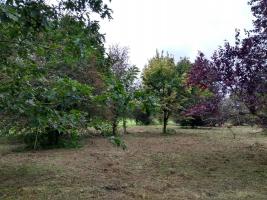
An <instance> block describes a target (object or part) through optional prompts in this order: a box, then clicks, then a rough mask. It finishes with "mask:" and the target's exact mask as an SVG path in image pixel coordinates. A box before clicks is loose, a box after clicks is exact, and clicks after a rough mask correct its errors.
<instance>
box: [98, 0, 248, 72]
mask: <svg viewBox="0 0 267 200" xmlns="http://www.w3.org/2000/svg"><path fill="white" fill-rule="evenodd" d="M109 7H110V8H111V9H112V10H113V12H114V13H113V15H112V17H113V19H112V20H111V21H108V20H105V21H102V22H101V32H102V33H105V34H106V47H108V46H110V45H112V44H119V45H120V46H126V47H128V48H129V50H130V62H131V63H132V64H135V65H137V66H138V67H139V68H140V69H142V68H143V67H144V66H145V64H146V63H147V61H148V59H149V58H151V57H153V56H154V55H155V52H156V49H158V50H160V51H161V50H164V51H168V52H169V53H170V54H172V55H173V56H174V58H175V59H176V60H178V59H179V58H180V57H189V58H190V60H192V61H193V60H194V59H195V57H196V55H197V53H198V51H202V52H203V53H204V54H206V55H207V56H210V55H211V54H212V52H213V51H214V50H216V49H217V48H218V46H219V45H223V43H224V40H228V41H230V42H234V36H235V29H236V28H238V29H241V30H243V29H250V28H251V27H252V19H253V17H252V14H251V12H250V7H249V6H248V5H247V0H112V2H111V4H109Z"/></svg>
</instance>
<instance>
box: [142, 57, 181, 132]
mask: <svg viewBox="0 0 267 200" xmlns="http://www.w3.org/2000/svg"><path fill="white" fill-rule="evenodd" d="M183 83H184V82H183V76H182V74H181V73H179V71H178V70H177V68H176V65H175V62H174V59H173V58H172V57H170V55H168V54H167V55H166V56H165V55H164V53H163V52H162V53H161V55H160V54H159V53H158V52H157V53H156V56H155V57H153V58H152V59H150V60H149V63H148V65H147V66H146V67H145V69H144V71H143V84H144V88H145V90H146V91H147V92H148V93H149V94H152V95H154V96H155V97H156V98H157V99H158V101H157V103H158V105H159V107H160V110H161V112H162V115H163V117H162V118H163V133H166V132H167V124H168V120H169V118H170V116H171V114H172V112H173V111H174V110H178V109H180V107H181V102H183V101H184V93H185V85H184V84H183Z"/></svg>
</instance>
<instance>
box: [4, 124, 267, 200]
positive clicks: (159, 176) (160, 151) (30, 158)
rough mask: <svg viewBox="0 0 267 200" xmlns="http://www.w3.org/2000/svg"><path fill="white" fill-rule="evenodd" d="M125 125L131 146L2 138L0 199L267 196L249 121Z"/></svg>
mask: <svg viewBox="0 0 267 200" xmlns="http://www.w3.org/2000/svg"><path fill="white" fill-rule="evenodd" d="M170 129H171V131H170V132H171V134H170V135H161V134H160V131H161V127H160V126H147V127H135V126H132V127H131V128H129V134H127V135H126V136H124V140H125V143H126V144H127V146H128V148H127V149H126V150H122V149H120V148H117V147H114V146H113V145H112V144H111V143H110V142H109V141H108V140H106V139H104V138H88V139H85V140H84V141H83V143H84V145H83V146H82V147H81V148H79V149H57V150H45V151H38V152H33V151H31V152H18V151H16V148H17V145H16V144H9V143H8V142H7V141H2V142H1V143H0V156H1V157H0V199H1V200H4V199H27V200H28V199H53V200H54V199H64V200H65V199H116V200H117V199H121V200H128V199H152V200H154V199H182V200H187V199H191V200H194V199H203V200H206V199H218V200H219V199H220V200H223V199H227V200H229V199H231V200H232V199H233V200H237V199H240V200H243V199H251V200H266V199H267V137H266V136H264V135H262V134H261V133H259V132H258V130H256V129H255V128H251V127H236V128H233V131H234V132H235V133H236V139H233V135H232V133H231V131H229V130H228V129H227V128H211V129H209V128H201V129H195V130H192V129H181V128H179V127H175V126H171V127H170Z"/></svg>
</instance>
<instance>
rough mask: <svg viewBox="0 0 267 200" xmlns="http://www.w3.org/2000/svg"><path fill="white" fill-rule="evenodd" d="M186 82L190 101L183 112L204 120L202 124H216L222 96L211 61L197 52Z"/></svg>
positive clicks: (217, 75) (217, 77) (216, 73)
mask: <svg viewBox="0 0 267 200" xmlns="http://www.w3.org/2000/svg"><path fill="white" fill-rule="evenodd" d="M187 84H188V86H189V89H190V95H191V98H190V99H191V101H190V102H189V104H188V105H187V109H186V111H185V112H184V114H185V115H186V116H188V117H191V118H198V119H202V120H205V122H204V121H203V123H202V124H203V125H204V124H209V123H210V124H212V125H214V124H216V122H217V121H218V120H219V119H220V112H219V105H220V102H221V100H222V98H223V97H224V93H223V90H222V86H221V84H220V81H219V74H218V72H217V71H216V68H215V66H214V64H213V62H211V61H209V60H208V59H207V58H206V57H205V56H204V54H203V53H201V52H200V53H199V55H198V56H197V58H196V60H195V62H194V64H193V65H192V67H191V69H190V72H189V74H188V80H187Z"/></svg>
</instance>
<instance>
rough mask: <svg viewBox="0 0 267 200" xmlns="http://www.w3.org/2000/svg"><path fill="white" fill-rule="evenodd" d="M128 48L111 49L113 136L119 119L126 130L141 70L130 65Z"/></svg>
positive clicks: (115, 47)
mask: <svg viewBox="0 0 267 200" xmlns="http://www.w3.org/2000/svg"><path fill="white" fill-rule="evenodd" d="M128 54H129V53H128V49H127V48H125V47H124V48H120V47H119V46H118V45H114V46H111V47H110V49H109V60H110V62H111V72H112V78H111V79H112V82H111V83H109V85H110V89H109V90H110V93H109V94H110V95H109V96H110V99H111V102H110V105H111V110H112V114H113V134H116V132H117V124H118V120H119V118H121V119H122V121H123V132H124V134H125V133H126V132H127V130H126V126H127V124H126V119H127V117H129V116H130V113H131V111H132V110H133V109H132V104H133V102H134V98H135V94H134V93H135V89H136V88H135V84H134V83H135V80H136V79H137V75H138V73H139V69H138V68H137V67H136V66H134V65H131V64H129V55H128Z"/></svg>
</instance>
